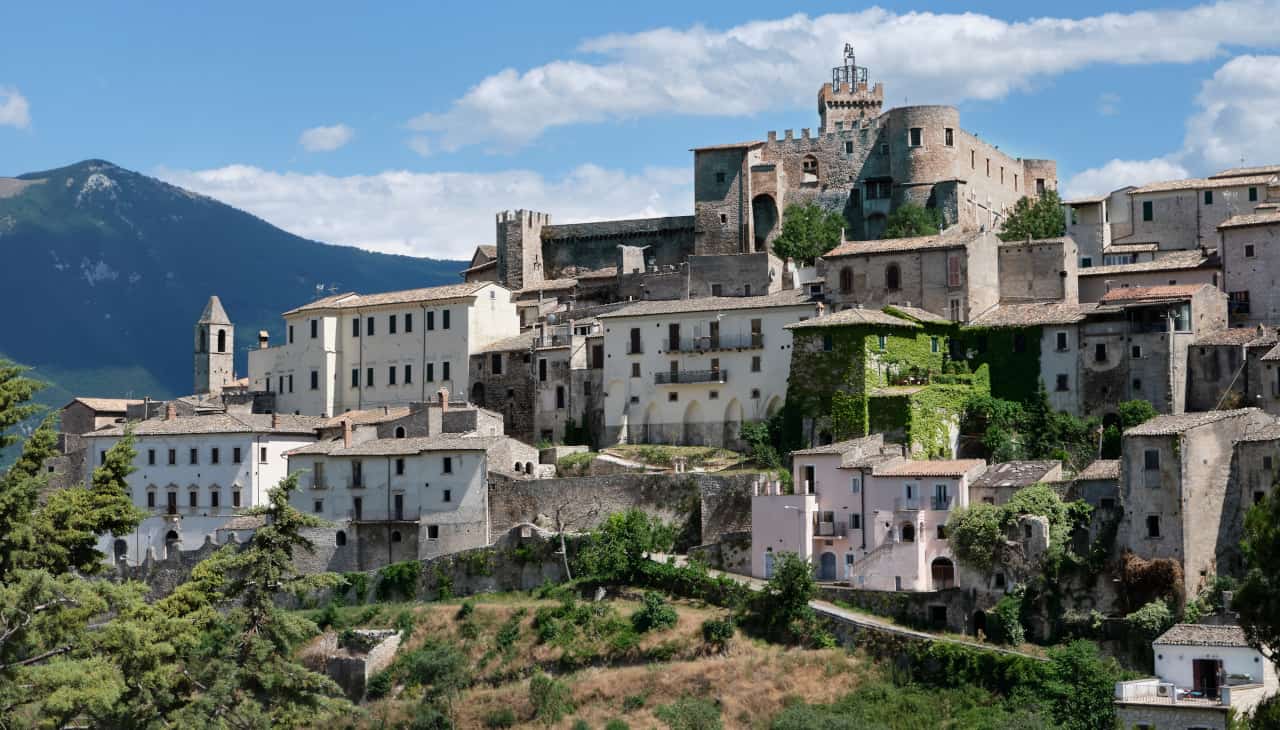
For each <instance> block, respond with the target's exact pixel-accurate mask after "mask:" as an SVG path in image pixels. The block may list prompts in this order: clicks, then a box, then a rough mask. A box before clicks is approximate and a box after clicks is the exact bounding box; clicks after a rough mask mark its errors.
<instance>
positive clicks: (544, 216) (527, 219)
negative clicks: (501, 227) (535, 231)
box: [495, 208, 551, 226]
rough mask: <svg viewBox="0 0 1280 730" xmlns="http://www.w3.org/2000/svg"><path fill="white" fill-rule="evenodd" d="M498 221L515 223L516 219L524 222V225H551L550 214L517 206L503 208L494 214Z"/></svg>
mask: <svg viewBox="0 0 1280 730" xmlns="http://www.w3.org/2000/svg"><path fill="white" fill-rule="evenodd" d="M495 218H496V221H497V222H498V223H515V222H517V221H519V222H522V223H524V224H525V225H526V226H534V225H540V226H547V225H551V214H550V213H542V212H539V211H536V210H525V209H523V208H517V209H516V210H504V211H502V212H500V213H498V214H497V215H496V216H495Z"/></svg>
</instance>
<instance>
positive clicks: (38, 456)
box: [0, 415, 58, 580]
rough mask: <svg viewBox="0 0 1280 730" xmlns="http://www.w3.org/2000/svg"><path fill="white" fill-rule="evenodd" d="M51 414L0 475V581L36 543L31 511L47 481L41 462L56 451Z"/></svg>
mask: <svg viewBox="0 0 1280 730" xmlns="http://www.w3.org/2000/svg"><path fill="white" fill-rule="evenodd" d="M53 424H54V417H53V416H52V415H51V416H49V417H47V418H45V420H44V422H43V423H41V424H40V427H39V428H37V429H36V430H35V433H33V434H31V438H29V439H27V442H26V443H25V444H23V447H22V454H21V455H20V456H19V457H18V460H17V461H16V462H14V464H13V466H11V467H9V471H7V472H5V474H4V475H2V476H0V580H3V579H4V578H5V577H6V576H8V575H9V573H10V572H11V571H12V570H13V568H14V566H15V564H16V563H17V561H18V559H19V556H21V555H25V554H29V553H30V552H31V551H32V549H33V548H34V547H35V545H36V535H35V530H34V528H33V525H32V514H33V513H34V512H35V510H36V506H37V504H38V500H39V498H40V492H41V490H42V489H43V488H44V486H45V485H46V484H47V483H48V473H47V472H46V471H45V469H44V463H45V461H47V460H48V459H50V458H52V457H53V456H55V455H56V454H57V445H58V435H57V433H55V432H54V425H53Z"/></svg>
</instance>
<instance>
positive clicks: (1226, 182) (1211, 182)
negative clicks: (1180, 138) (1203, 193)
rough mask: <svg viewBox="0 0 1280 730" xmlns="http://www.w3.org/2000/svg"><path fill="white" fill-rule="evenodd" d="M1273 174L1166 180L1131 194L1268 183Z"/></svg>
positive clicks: (1144, 186)
mask: <svg viewBox="0 0 1280 730" xmlns="http://www.w3.org/2000/svg"><path fill="white" fill-rule="evenodd" d="M1272 177H1274V176H1273V175H1247V176H1241V177H1213V178H1208V177H1202V178H1190V179H1187V180H1165V181H1163V182H1156V183H1151V184H1150V185H1143V186H1142V187H1140V188H1135V189H1133V190H1131V191H1129V192H1130V194H1133V195H1137V194H1141V193H1163V192H1168V191H1171V190H1202V189H1205V188H1230V187H1236V186H1237V185H1266V184H1267V182H1268V181H1270V180H1271V178H1272Z"/></svg>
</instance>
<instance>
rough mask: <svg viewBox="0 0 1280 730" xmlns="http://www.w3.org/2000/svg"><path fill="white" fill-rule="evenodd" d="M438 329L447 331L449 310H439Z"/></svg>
mask: <svg viewBox="0 0 1280 730" xmlns="http://www.w3.org/2000/svg"><path fill="white" fill-rule="evenodd" d="M440 329H442V330H447V329H449V310H447V309H442V310H440Z"/></svg>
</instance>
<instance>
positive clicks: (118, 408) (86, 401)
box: [63, 397, 142, 413]
mask: <svg viewBox="0 0 1280 730" xmlns="http://www.w3.org/2000/svg"><path fill="white" fill-rule="evenodd" d="M71 403H79V404H80V405H83V406H85V407H87V408H89V409H91V410H95V411H101V412H103V413H124V412H125V410H126V409H128V407H129V406H133V405H138V404H140V403H142V401H141V400H133V399H132V398H84V397H80V398H72V399H71ZM71 403H68V404H67V406H69V405H71ZM67 406H63V408H66V407H67Z"/></svg>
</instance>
